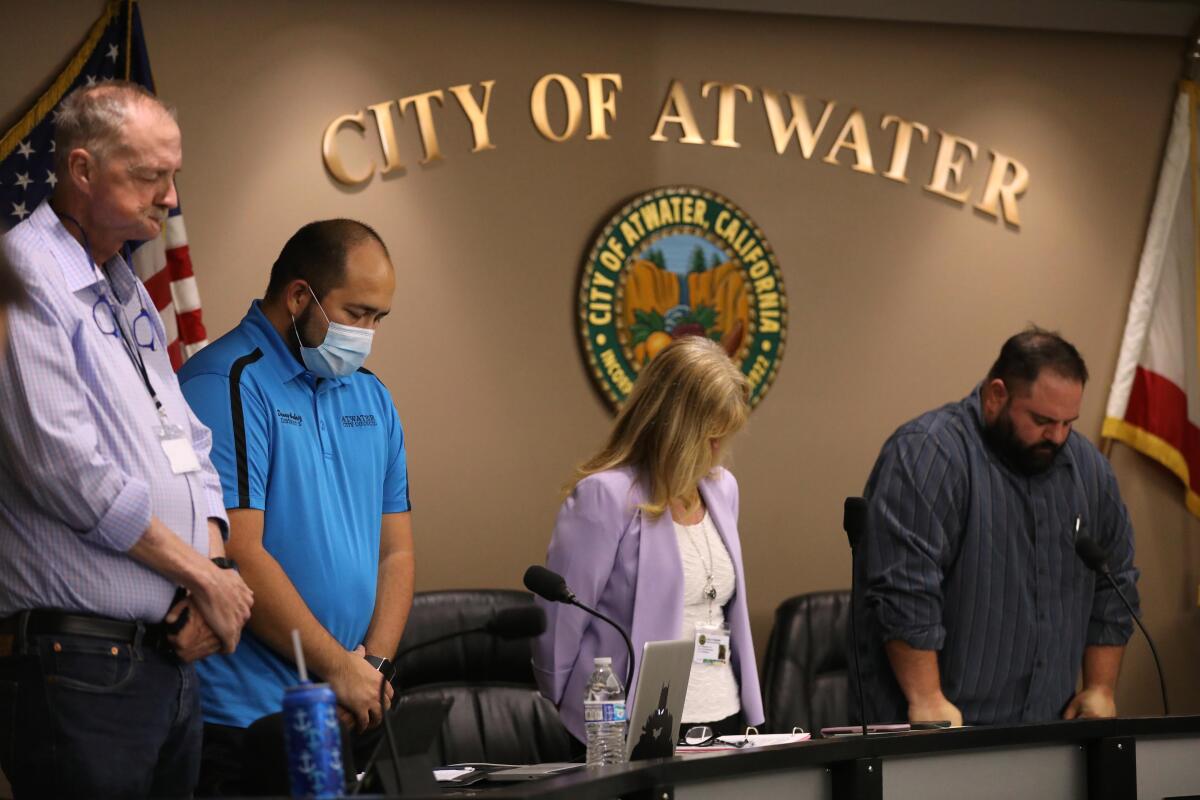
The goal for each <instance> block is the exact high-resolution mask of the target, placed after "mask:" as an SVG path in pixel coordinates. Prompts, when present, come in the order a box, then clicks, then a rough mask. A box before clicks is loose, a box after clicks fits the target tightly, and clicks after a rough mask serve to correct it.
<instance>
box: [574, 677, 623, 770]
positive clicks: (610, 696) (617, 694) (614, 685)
mask: <svg viewBox="0 0 1200 800" xmlns="http://www.w3.org/2000/svg"><path fill="white" fill-rule="evenodd" d="M583 723H584V725H585V726H586V728H587V765H588V766H589V767H602V766H604V765H606V764H624V763H625V725H626V722H625V689H623V688H622V687H621V682H620V681H619V680H617V676H616V675H615V674H613V671H612V659H611V658H597V659H596V661H595V669H594V670H593V671H592V676H591V677H590V678H589V679H588V684H587V690H586V693H585V694H584V697H583Z"/></svg>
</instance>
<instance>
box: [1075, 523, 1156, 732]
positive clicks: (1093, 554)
mask: <svg viewBox="0 0 1200 800" xmlns="http://www.w3.org/2000/svg"><path fill="white" fill-rule="evenodd" d="M1075 554H1076V555H1078V556H1079V560H1080V561H1082V562H1083V563H1084V564H1086V565H1087V566H1088V569H1090V570H1092V571H1093V572H1095V573H1096V574H1097V575H1100V576H1102V577H1104V578H1105V579H1106V580H1107V581H1108V585H1109V586H1111V587H1112V588H1113V591H1115V592H1116V593H1117V597H1119V598H1121V602H1122V603H1124V604H1125V608H1126V609H1128V610H1129V616H1131V617H1133V621H1134V622H1136V623H1137V626H1138V627H1139V628H1141V630H1142V635H1143V636H1145V637H1146V643H1147V644H1149V645H1150V655H1152V656H1154V667H1155V669H1157V670H1158V687H1159V689H1161V690H1162V702H1163V715H1164V716H1170V715H1171V711H1170V706H1168V705H1167V679H1166V678H1164V677H1163V669H1162V662H1160V661H1159V660H1158V648H1157V647H1155V646H1154V640H1153V639H1151V638H1150V632H1149V631H1148V630H1146V626H1145V625H1143V624H1142V621H1141V619H1139V618H1138V615H1137V614H1135V613H1134V611H1133V606H1131V605H1130V604H1129V600H1127V599H1126V597H1125V593H1124V592H1122V591H1121V587H1120V586H1118V585H1117V581H1116V579H1115V578H1113V576H1112V572H1111V571H1110V570H1109V567H1108V554H1107V553H1105V552H1104V549H1103V548H1102V547H1100V545H1098V544H1097V543H1096V540H1095V539H1089V538H1086V537H1085V538H1080V539H1076V540H1075Z"/></svg>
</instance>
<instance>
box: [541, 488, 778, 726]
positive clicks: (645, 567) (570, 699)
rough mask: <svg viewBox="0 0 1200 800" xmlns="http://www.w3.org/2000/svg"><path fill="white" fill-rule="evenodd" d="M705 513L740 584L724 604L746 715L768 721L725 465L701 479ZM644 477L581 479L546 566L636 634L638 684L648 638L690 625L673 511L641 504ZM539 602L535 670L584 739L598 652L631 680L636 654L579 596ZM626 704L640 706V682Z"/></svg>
mask: <svg viewBox="0 0 1200 800" xmlns="http://www.w3.org/2000/svg"><path fill="white" fill-rule="evenodd" d="M700 494H701V495H702V496H703V497H704V503H705V505H706V506H708V513H709V515H710V516H711V517H712V520H713V522H714V523H715V524H716V526H717V530H718V531H719V532H720V534H721V538H722V539H723V540H724V542H725V547H726V548H727V549H728V550H729V556H730V559H731V560H732V561H733V567H734V572H735V573H736V575H737V589H736V590H735V592H734V595H733V598H732V599H731V600H730V601H729V604H728V605H727V606H726V607H725V616H726V620H727V622H728V624H729V626H730V633H731V634H732V637H733V652H732V665H733V669H734V670H735V674H736V675H737V677H738V685H739V686H740V687H741V704H742V716H743V717H744V718H745V721H746V723H747V724H749V725H759V724H761V723H762V721H763V706H762V694H761V692H760V691H759V687H758V667H757V664H756V663H755V659H754V644H753V642H752V640H751V638H750V615H749V614H748V612H747V610H746V577H745V574H744V572H743V570H742V548H741V544H740V542H739V541H738V533H737V518H738V487H737V481H736V480H735V479H734V477H733V475H731V474H730V473H729V472H728V471H726V470H725V469H722V468H718V469H717V471H716V472H715V473H714V474H713V475H712V476H711V477H709V478H706V479H704V480H703V481H701V482H700ZM645 501H646V491H645V488H644V486H643V485H642V484H641V482H640V481H638V479H637V475H636V473H635V471H634V470H633V469H632V468H629V467H622V468H620V469H613V470H607V471H605V472H600V473H597V474H595V475H590V476H588V477H587V478H584V479H583V480H582V481H580V482H579V485H577V486H576V487H575V490H574V491H573V492H572V493H571V496H570V497H568V498H567V500H566V501H565V502H564V503H563V505H562V508H561V509H560V510H559V512H558V518H557V520H556V521H555V524H554V536H553V538H552V539H551V540H550V549H549V551H548V552H547V554H546V566H547V567H549V568H550V569H552V570H554V571H555V572H558V573H560V574H561V575H562V576H563V577H565V578H566V579H567V585H568V586H570V587H571V589H572V590H573V591H574V592H575V594H576V596H578V598H579V600H580V601H581V602H582V603H584V604H586V605H589V606H592V607H593V608H597V609H599V610H600V611H601V612H602V613H604V614H607V615H608V616H610V617H612V618H613V619H614V620H616V621H617V622H618V623H619V624H620V625H622V626H623V627H624V628H625V630H627V631H629V637H630V638H631V639H632V640H633V647H634V657H635V660H634V669H633V684H634V686H636V685H637V674H638V668H639V666H640V665H639V664H638V660H640V658H641V655H642V645H643V644H645V643H646V642H648V641H657V640H663V639H678V638H679V634H680V629H681V628H682V627H683V567H682V563H681V561H680V557H679V547H678V545H677V541H676V538H675V529H674V526H673V524H672V522H671V515H670V514H669V513H667V514H663V515H662V516H660V517H658V518H657V519H653V518H651V517H650V516H649V515H647V514H645V513H644V512H642V511H641V510H639V509H638V507H637V506H638V504H640V503H643V502H645ZM538 603H539V604H540V605H541V607H542V608H543V609H544V610H545V612H546V623H547V624H546V632H545V633H544V634H542V636H541V637H539V638H538V639H537V641H536V642H535V644H534V650H533V671H534V675H535V676H536V678H537V682H538V688H539V689H541V692H542V694H544V695H545V696H546V697H548V698H550V699H551V700H552V701H554V704H555V705H556V706H558V709H559V713H560V714H561V716H562V720H563V724H564V725H566V727H567V730H569V731H570V732H571V733H572V734H574V735H575V736H576V737H578V738H579V739H580V740H583V739H584V727H583V693H584V685H585V684H586V683H587V679H588V676H590V675H591V672H592V659H593V658H595V657H596V656H611V657H612V661H613V671H614V672H616V674H617V675H618V676H619V677H621V679H622V680H624V676H625V665H626V664H627V662H628V660H629V658H628V656H627V655H626V651H625V644H624V642H623V641H622V639H621V635H620V634H619V633H617V632H616V631H615V630H613V629H612V627H611V626H610V625H608V624H606V623H604V622H601V621H600V620H597V619H595V618H593V617H591V616H590V615H588V614H586V613H584V612H583V611H582V610H580V609H578V608H574V607H573V606H568V605H563V604H561V603H548V602H545V601H543V600H541V599H540V598H539V599H538ZM626 690H627V691H628V692H629V696H628V701H627V702H628V704H629V707H630V708H632V707H633V699H634V698H633V687H626Z"/></svg>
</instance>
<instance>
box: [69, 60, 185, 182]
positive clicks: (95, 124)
mask: <svg viewBox="0 0 1200 800" xmlns="http://www.w3.org/2000/svg"><path fill="white" fill-rule="evenodd" d="M143 110H148V111H152V112H156V113H158V114H161V115H162V116H163V117H167V118H170V119H171V120H174V119H175V109H174V108H172V107H170V106H168V105H166V104H164V103H163V102H162V101H161V100H159V99H158V98H157V97H155V96H154V95H153V94H151V93H150V92H149V91H147V90H146V89H145V88H144V87H142V86H139V85H138V84H136V83H132V82H130V81H103V82H101V83H98V84H96V85H95V86H81V87H80V88H78V89H76V90H75V91H73V92H71V93H70V94H69V95H67V97H66V99H64V100H63V101H62V103H60V104H59V106H58V116H57V118H56V120H55V123H54V155H55V159H56V162H55V167H56V169H57V171H58V172H59V179H60V180H61V179H62V178H63V177H64V175H63V173H64V170H65V168H66V162H67V158H68V157H69V156H70V154H71V151H72V150H76V149H78V148H83V149H85V150H87V151H88V152H90V153H91V154H92V155H93V156H95V157H96V158H98V159H103V158H105V157H107V156H108V155H110V154H111V153H113V152H114V151H116V150H118V149H119V148H120V147H121V145H122V144H123V143H124V139H123V137H122V130H123V129H124V127H125V124H126V123H127V122H128V120H129V117H130V116H131V115H132V114H134V113H135V112H137V111H143Z"/></svg>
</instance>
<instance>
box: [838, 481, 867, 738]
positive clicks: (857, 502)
mask: <svg viewBox="0 0 1200 800" xmlns="http://www.w3.org/2000/svg"><path fill="white" fill-rule="evenodd" d="M866 528H867V501H866V500H865V499H864V498H862V497H847V498H846V504H845V506H844V507H843V509H842V529H843V530H844V531H846V538H847V539H849V540H850V554H851V560H850V561H851V563H850V648H851V650H852V652H853V655H854V684H855V686H856V687H857V688H858V713H859V717H860V720H859V721H860V722H861V723H862V735H863V736H866V735H867V701H866V696H865V695H864V693H863V680H862V670H861V669H860V668H859V666H858V624H857V622H856V618H857V617H858V613H857V609H856V607H855V605H856V604H855V602H854V594H855V592H854V573H855V570H854V559H853V556H854V554H856V553H857V552H858V545H859V543H860V542H862V537H863V531H865V530H866Z"/></svg>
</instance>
